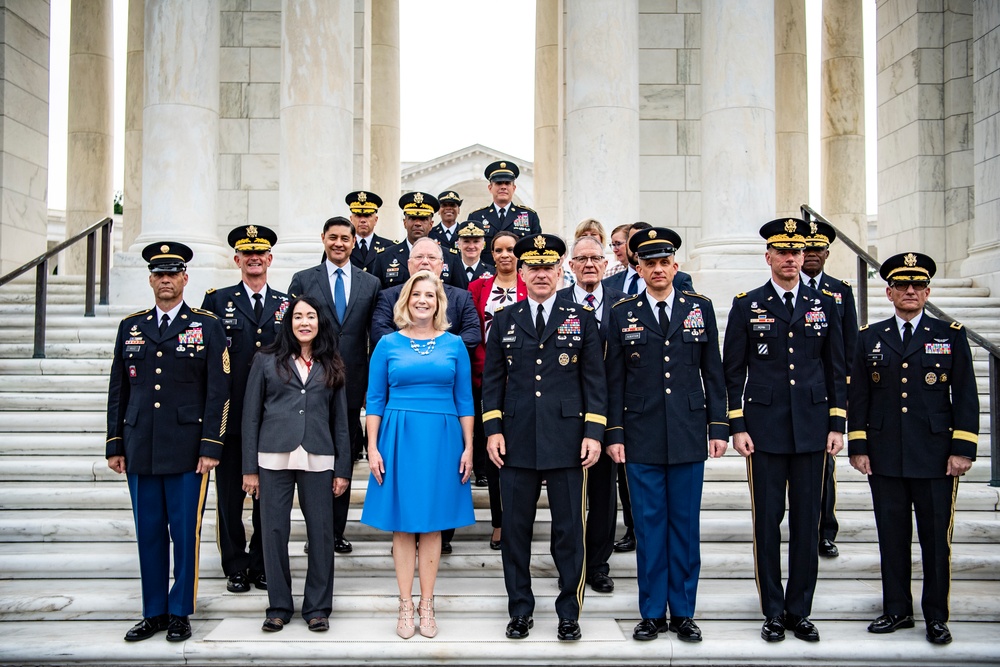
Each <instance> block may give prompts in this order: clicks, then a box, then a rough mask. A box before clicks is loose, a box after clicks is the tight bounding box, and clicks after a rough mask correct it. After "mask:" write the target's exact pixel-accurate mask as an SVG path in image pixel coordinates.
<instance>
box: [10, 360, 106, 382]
mask: <svg viewBox="0 0 1000 667" xmlns="http://www.w3.org/2000/svg"><path fill="white" fill-rule="evenodd" d="M110 372H111V359H110V358H108V359H30V358H29V359H0V375H2V376H7V375H41V376H54V377H55V378H58V377H59V376H62V375H94V376H97V375H104V376H107V375H108V373H110ZM55 381H56V382H58V379H55Z"/></svg>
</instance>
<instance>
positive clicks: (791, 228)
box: [785, 219, 796, 234]
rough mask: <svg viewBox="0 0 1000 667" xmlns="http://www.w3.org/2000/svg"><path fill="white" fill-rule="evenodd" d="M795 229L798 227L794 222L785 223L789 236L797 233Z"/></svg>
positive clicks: (789, 220) (790, 220)
mask: <svg viewBox="0 0 1000 667" xmlns="http://www.w3.org/2000/svg"><path fill="white" fill-rule="evenodd" d="M795 227H796V225H795V221H794V220H792V219H788V220H786V221H785V231H786V232H788V233H789V234H791V233H793V232H794V231H795Z"/></svg>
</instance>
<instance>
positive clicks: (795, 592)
mask: <svg viewBox="0 0 1000 667" xmlns="http://www.w3.org/2000/svg"><path fill="white" fill-rule="evenodd" d="M825 463H826V452H825V451H819V452H809V453H804V454H769V453H767V452H762V451H760V450H759V449H758V450H757V451H755V452H754V453H753V454H751V455H750V457H749V459H748V460H747V473H748V477H749V480H750V497H751V502H752V503H753V536H754V572H755V575H756V578H757V591H758V593H759V594H760V606H761V611H762V612H763V613H764V616H765V617H767V618H773V617H775V616H780V615H781V614H782V613H783V612H786V611H787V612H789V613H791V614H794V615H796V616H808V615H809V614H810V613H811V612H812V601H813V593H814V592H815V590H816V576H817V574H818V572H819V550H818V547H819V514H820V494H821V489H822V487H823V466H824V464H825ZM786 489H787V492H788V583H787V585H786V586H785V587H784V589H782V586H781V521H782V519H784V516H785V492H786Z"/></svg>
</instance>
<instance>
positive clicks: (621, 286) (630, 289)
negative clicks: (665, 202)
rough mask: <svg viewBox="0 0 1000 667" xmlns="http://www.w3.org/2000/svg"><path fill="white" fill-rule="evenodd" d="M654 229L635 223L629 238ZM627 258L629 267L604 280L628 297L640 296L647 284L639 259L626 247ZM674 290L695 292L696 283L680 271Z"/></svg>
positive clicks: (629, 231)
mask: <svg viewBox="0 0 1000 667" xmlns="http://www.w3.org/2000/svg"><path fill="white" fill-rule="evenodd" d="M650 227H652V225H651V224H649V223H648V222H642V221H639V222H633V223H632V224H631V225H629V226H628V238H629V239H631V238H632V237H633V236H634V235H635V233H636V232H638V231H642V230H643V229H649V228H650ZM625 256H626V257H627V258H628V266H627V267H625V270H624V271H619V272H618V273H616V274H615V275H613V276H609V277H608V278H605V279H604V284H605V285H607V286H608V287H612V288H614V289H616V290H618V291H619V292H625V294H627V295H631V294H638V293H639V292H641V291H642V290H644V289H646V283H645V282H644V281H643V280H642V276H640V275H639V270H638V268H637V267H638V265H639V258H638V257H636V256H635V253H633V252H632V251H631V250H629V249H628V246H626V249H625ZM674 289H675V290H677V291H678V292H693V291H694V283H693V282H692V281H691V274H690V273H684V272H683V271H680V270H678V271H677V273H676V274H675V275H674Z"/></svg>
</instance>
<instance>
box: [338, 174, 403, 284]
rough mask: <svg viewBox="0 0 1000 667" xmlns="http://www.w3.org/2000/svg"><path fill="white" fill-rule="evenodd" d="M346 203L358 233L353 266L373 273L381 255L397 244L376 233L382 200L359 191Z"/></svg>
mask: <svg viewBox="0 0 1000 667" xmlns="http://www.w3.org/2000/svg"><path fill="white" fill-rule="evenodd" d="M344 201H345V202H346V203H347V207H348V208H349V209H350V210H351V224H353V225H354V229H355V231H356V232H357V238H356V239H355V242H354V250H353V251H351V264H353V265H354V266H356V267H358V268H359V269H361V270H363V271H367V272H368V273H371V272H372V267H373V266H375V259H376V258H377V257H378V256H379V253H382V252H385V249H386V248H388V247H389V246H391V245H393V244H394V243H395V241H390V240H389V239H387V238H385V237H383V236H379V235H378V234H376V233H375V225H376V224H377V223H378V209H379V207H380V206H382V198H381V197H379V196H378V195H377V194H375V193H374V192H368V191H367V190H357V191H355V192H351V193H349V194H348V195H347V197H345V198H344ZM324 259H325V255H324ZM320 261H322V259H321V260H320Z"/></svg>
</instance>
